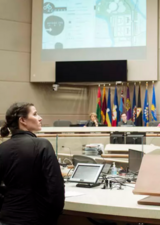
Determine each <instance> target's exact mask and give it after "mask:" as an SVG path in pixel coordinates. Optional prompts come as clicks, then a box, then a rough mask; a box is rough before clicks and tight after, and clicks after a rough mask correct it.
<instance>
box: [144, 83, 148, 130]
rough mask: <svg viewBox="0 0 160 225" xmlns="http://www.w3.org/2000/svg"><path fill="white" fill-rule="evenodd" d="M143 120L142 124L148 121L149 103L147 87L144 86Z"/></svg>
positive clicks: (146, 124) (145, 124)
mask: <svg viewBox="0 0 160 225" xmlns="http://www.w3.org/2000/svg"><path fill="white" fill-rule="evenodd" d="M143 121H144V126H148V123H149V103H148V88H147V87H146V92H145V97H144V107H143Z"/></svg>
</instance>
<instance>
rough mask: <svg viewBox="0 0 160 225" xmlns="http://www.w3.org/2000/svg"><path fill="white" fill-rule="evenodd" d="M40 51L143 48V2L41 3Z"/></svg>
mask: <svg viewBox="0 0 160 225" xmlns="http://www.w3.org/2000/svg"><path fill="white" fill-rule="evenodd" d="M42 27H43V29H42V49H43V50H47V49H48V50H54V49H55V50H58V49H59V50H60V49H66V50H67V49H90V48H91V49H97V48H115V47H116V48H117V47H118V48H119V47H138V46H146V0H97V1H96V0H44V1H43V25H42Z"/></svg>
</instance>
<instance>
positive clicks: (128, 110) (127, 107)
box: [126, 86, 132, 120]
mask: <svg viewBox="0 0 160 225" xmlns="http://www.w3.org/2000/svg"><path fill="white" fill-rule="evenodd" d="M126 110H127V120H130V119H131V118H132V116H131V102H130V94H129V86H127V98H126Z"/></svg>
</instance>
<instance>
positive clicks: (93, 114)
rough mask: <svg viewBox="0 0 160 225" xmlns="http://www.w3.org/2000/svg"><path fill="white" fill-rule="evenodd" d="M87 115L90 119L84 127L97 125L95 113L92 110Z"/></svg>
mask: <svg viewBox="0 0 160 225" xmlns="http://www.w3.org/2000/svg"><path fill="white" fill-rule="evenodd" d="M89 117H90V120H89V121H88V122H87V123H86V125H85V127H98V121H97V114H96V113H94V112H92V113H91V114H90V115H89Z"/></svg>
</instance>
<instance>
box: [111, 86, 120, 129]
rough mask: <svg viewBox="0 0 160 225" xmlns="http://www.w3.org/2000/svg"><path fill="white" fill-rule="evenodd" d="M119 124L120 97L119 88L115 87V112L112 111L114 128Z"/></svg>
mask: <svg viewBox="0 0 160 225" xmlns="http://www.w3.org/2000/svg"><path fill="white" fill-rule="evenodd" d="M118 122H119V106H118V95H117V87H115V93H114V102H113V111H112V126H113V127H116V126H117V125H118Z"/></svg>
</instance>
